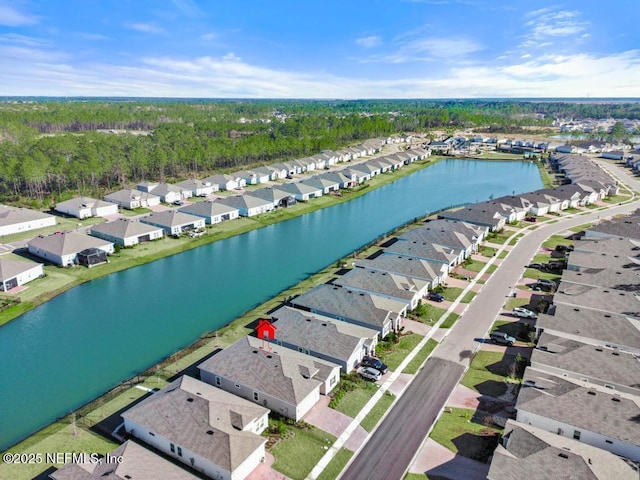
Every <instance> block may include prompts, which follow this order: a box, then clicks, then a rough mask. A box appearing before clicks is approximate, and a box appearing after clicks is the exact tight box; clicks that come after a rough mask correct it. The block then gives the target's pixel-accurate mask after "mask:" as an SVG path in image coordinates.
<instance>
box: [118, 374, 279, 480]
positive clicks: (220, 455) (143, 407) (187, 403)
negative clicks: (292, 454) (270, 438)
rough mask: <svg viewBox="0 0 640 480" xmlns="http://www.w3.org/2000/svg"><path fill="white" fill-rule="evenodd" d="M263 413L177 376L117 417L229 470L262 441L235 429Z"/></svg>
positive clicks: (254, 407)
mask: <svg viewBox="0 0 640 480" xmlns="http://www.w3.org/2000/svg"><path fill="white" fill-rule="evenodd" d="M267 412H268V410H267V409H266V408H263V407H261V406H259V405H256V404H254V403H252V402H249V401H247V400H244V399H242V398H240V397H237V396H235V395H232V394H230V393H228V392H225V391H224V390H221V389H219V388H216V387H213V386H211V385H208V384H206V383H203V382H200V381H199V380H196V379H194V378H191V377H188V376H182V377H180V378H178V379H177V380H175V381H173V382H171V383H170V384H169V385H167V386H166V387H165V388H163V389H162V390H160V391H159V392H157V393H155V394H153V395H151V396H150V397H148V398H146V399H145V400H143V401H142V402H140V403H138V404H137V405H135V406H133V407H131V408H129V409H128V410H126V411H125V412H124V413H123V414H122V417H123V418H125V419H127V418H128V419H130V420H132V421H134V422H135V423H137V424H139V425H143V426H144V427H145V428H147V429H148V430H149V431H151V432H154V433H155V434H157V435H161V436H163V437H164V438H167V439H169V440H171V441H172V442H173V443H176V444H178V445H182V446H183V447H185V448H188V449H190V450H192V451H193V452H195V453H197V454H198V455H200V456H201V457H203V458H206V459H208V460H210V461H212V462H213V463H215V464H216V465H219V466H220V467H222V468H225V469H226V470H229V471H233V470H235V469H236V468H237V467H238V466H239V465H240V464H241V463H242V462H243V461H245V460H246V459H247V457H248V456H249V455H251V454H252V453H253V452H254V451H255V450H256V449H257V448H259V447H260V446H261V445H262V444H264V443H265V442H266V438H263V437H260V436H259V435H256V434H254V433H252V432H248V431H242V430H239V429H243V428H245V427H246V426H247V425H248V424H249V423H250V422H251V421H253V420H257V419H259V418H261V417H262V416H263V415H264V414H265V413H267ZM208 432H212V433H208Z"/></svg>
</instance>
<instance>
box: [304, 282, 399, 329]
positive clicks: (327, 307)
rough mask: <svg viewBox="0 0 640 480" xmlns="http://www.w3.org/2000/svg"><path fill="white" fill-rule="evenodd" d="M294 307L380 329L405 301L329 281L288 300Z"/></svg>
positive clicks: (396, 313)
mask: <svg viewBox="0 0 640 480" xmlns="http://www.w3.org/2000/svg"><path fill="white" fill-rule="evenodd" d="M291 304H292V305H293V306H294V307H298V306H300V307H303V308H307V309H310V310H316V311H318V312H326V313H328V314H331V315H336V316H340V317H344V318H348V319H353V320H356V321H361V322H362V323H365V324H367V325H371V326H372V327H373V328H376V329H383V328H384V327H385V326H387V324H388V323H389V322H390V321H391V318H392V317H394V316H395V315H398V314H399V313H401V312H404V311H405V310H406V308H407V304H406V303H405V302H401V301H399V300H390V299H387V298H384V297H380V296H378V295H370V294H368V293H360V292H354V291H352V290H348V289H346V288H341V287H336V286H332V285H326V284H325V285H318V286H317V287H314V288H312V289H311V290H309V291H308V292H306V293H303V294H302V295H300V296H299V297H296V298H294V299H293V300H291Z"/></svg>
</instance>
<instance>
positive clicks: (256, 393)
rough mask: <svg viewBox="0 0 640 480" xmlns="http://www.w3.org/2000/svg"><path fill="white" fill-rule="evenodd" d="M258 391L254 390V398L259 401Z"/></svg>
mask: <svg viewBox="0 0 640 480" xmlns="http://www.w3.org/2000/svg"><path fill="white" fill-rule="evenodd" d="M258 397H259V395H258V392H253V399H254V400H255V401H256V402H257V401H258V400H259V398H258Z"/></svg>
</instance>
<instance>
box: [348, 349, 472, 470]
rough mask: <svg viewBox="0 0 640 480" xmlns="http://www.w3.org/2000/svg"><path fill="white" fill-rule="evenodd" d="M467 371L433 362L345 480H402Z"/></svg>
mask: <svg viewBox="0 0 640 480" xmlns="http://www.w3.org/2000/svg"><path fill="white" fill-rule="evenodd" d="M463 371H464V367H463V366H462V365H458V364H456V363H453V362H448V361H445V360H441V359H439V358H431V359H429V360H428V361H427V363H426V364H425V366H424V367H423V369H422V370H421V371H420V372H419V373H418V374H417V375H416V377H415V379H414V380H413V382H412V383H411V386H410V387H409V389H410V390H407V391H406V392H405V393H404V394H403V395H402V397H400V399H399V400H398V403H397V404H396V405H395V406H394V408H393V410H391V412H390V413H389V415H388V416H387V417H386V418H385V420H384V422H383V423H382V424H381V425H380V427H379V428H378V430H377V431H376V433H375V435H374V436H373V437H371V439H370V440H369V442H368V443H367V445H366V446H365V448H364V449H363V450H362V451H361V453H360V455H358V456H357V457H356V459H355V460H354V461H353V462H352V463H351V465H350V466H349V468H348V470H347V471H345V473H344V474H343V475H342V477H341V478H343V479H348V480H356V479H358V480H359V479H362V480H393V479H400V478H402V477H403V476H404V472H405V471H406V469H407V466H408V465H409V462H411V459H412V458H413V456H414V455H415V452H416V451H417V450H418V448H420V445H422V442H423V441H424V437H425V433H426V432H427V431H428V430H429V428H430V427H431V425H432V424H433V421H434V420H435V418H436V417H437V416H438V413H440V410H441V409H442V406H443V405H444V403H445V402H446V401H447V398H448V397H449V393H450V392H451V391H452V390H453V389H454V387H455V386H456V384H457V383H458V379H459V378H460V376H461V375H462V373H463Z"/></svg>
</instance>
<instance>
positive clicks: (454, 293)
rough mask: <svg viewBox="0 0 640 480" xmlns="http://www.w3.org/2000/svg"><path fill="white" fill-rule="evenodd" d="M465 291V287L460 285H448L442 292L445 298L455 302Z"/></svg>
mask: <svg viewBox="0 0 640 480" xmlns="http://www.w3.org/2000/svg"><path fill="white" fill-rule="evenodd" d="M463 291H464V289H463V288H460V287H446V288H445V289H444V291H443V292H442V296H443V297H444V299H445V300H448V301H450V302H453V301H454V300H455V299H456V298H458V297H459V296H460V294H461V293H462V292H463Z"/></svg>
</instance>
